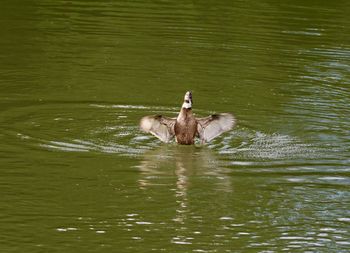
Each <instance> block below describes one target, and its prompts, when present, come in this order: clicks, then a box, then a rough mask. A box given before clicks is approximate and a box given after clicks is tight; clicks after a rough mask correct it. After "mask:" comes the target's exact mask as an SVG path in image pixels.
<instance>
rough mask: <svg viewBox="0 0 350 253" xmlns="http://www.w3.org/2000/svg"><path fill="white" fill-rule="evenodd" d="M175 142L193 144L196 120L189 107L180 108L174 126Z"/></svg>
mask: <svg viewBox="0 0 350 253" xmlns="http://www.w3.org/2000/svg"><path fill="white" fill-rule="evenodd" d="M174 132H175V138H176V142H177V143H179V144H185V145H189V144H194V139H195V137H196V134H197V120H196V118H195V117H194V115H193V113H192V109H191V108H181V111H180V113H179V116H178V117H177V119H176V122H175V126H174Z"/></svg>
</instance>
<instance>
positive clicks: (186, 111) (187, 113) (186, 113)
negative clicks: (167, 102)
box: [177, 107, 193, 121]
mask: <svg viewBox="0 0 350 253" xmlns="http://www.w3.org/2000/svg"><path fill="white" fill-rule="evenodd" d="M192 115H193V114H192V108H184V107H182V108H181V110H180V113H179V116H177V121H181V120H185V119H186V118H187V117H191V116H192Z"/></svg>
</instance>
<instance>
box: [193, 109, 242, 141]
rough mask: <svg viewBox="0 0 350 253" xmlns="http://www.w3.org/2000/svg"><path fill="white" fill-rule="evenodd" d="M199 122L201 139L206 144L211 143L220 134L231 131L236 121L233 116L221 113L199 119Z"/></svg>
mask: <svg viewBox="0 0 350 253" xmlns="http://www.w3.org/2000/svg"><path fill="white" fill-rule="evenodd" d="M197 122H198V125H197V130H198V134H199V138H200V139H201V140H202V141H204V142H209V141H211V140H212V139H214V138H215V137H217V136H219V135H220V134H222V133H224V132H226V131H229V130H231V129H232V127H233V126H234V125H235V123H236V120H235V118H234V117H233V115H232V114H229V113H221V114H214V115H210V116H209V117H206V118H199V119H197Z"/></svg>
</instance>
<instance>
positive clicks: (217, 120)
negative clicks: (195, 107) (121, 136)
mask: <svg viewBox="0 0 350 253" xmlns="http://www.w3.org/2000/svg"><path fill="white" fill-rule="evenodd" d="M192 103H193V102H192V93H191V92H189V91H188V92H186V94H185V98H184V103H183V104H182V108H181V110H180V113H179V115H178V116H177V118H168V117H164V116H162V115H156V116H146V117H143V118H142V119H141V121H140V128H141V129H142V130H143V131H145V132H147V133H151V134H153V135H154V136H156V137H157V138H159V139H160V140H162V141H164V142H169V141H170V140H171V139H172V138H173V137H174V136H175V139H176V142H177V143H179V144H184V145H191V144H194V141H195V137H196V136H197V137H199V138H200V140H201V142H202V143H205V142H208V141H210V140H212V139H214V138H215V137H217V136H219V135H220V134H221V133H223V132H226V131H228V130H230V129H232V127H233V126H234V124H235V119H234V117H233V116H232V115H231V114H229V113H222V114H215V115H211V116H209V117H206V118H196V117H195V116H194V115H193V112H192Z"/></svg>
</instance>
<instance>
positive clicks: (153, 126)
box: [140, 115, 176, 142]
mask: <svg viewBox="0 0 350 253" xmlns="http://www.w3.org/2000/svg"><path fill="white" fill-rule="evenodd" d="M175 122H176V118H168V117H164V116H162V115H154V116H145V117H143V118H142V119H141V121H140V128H141V130H142V131H144V132H146V133H151V134H153V135H154V136H156V137H157V138H158V139H160V140H161V141H163V142H169V141H170V140H171V139H172V138H173V137H174V135H175V131H174V126H175Z"/></svg>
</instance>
